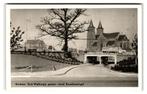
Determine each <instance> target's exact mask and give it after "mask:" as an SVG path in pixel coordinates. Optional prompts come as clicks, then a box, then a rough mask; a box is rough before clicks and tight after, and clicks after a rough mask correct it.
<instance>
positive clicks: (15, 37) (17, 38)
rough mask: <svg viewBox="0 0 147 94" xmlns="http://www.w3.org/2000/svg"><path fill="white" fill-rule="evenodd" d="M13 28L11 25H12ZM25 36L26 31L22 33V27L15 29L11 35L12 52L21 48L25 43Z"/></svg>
mask: <svg viewBox="0 0 147 94" xmlns="http://www.w3.org/2000/svg"><path fill="white" fill-rule="evenodd" d="M10 26H11V25H10ZM23 34H24V31H23V32H22V31H21V30H20V26H18V27H17V28H15V27H13V28H12V30H11V33H10V37H11V39H10V42H11V44H10V45H11V51H14V50H16V49H18V48H21V44H20V43H21V42H22V41H23V39H22V35H23Z"/></svg>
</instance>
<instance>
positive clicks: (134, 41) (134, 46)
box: [132, 34, 138, 64]
mask: <svg viewBox="0 0 147 94" xmlns="http://www.w3.org/2000/svg"><path fill="white" fill-rule="evenodd" d="M132 48H133V49H134V51H135V56H136V61H135V62H136V64H137V62H138V38H137V34H135V36H134V39H133V42H132Z"/></svg>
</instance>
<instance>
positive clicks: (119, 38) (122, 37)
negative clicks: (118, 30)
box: [118, 35, 128, 41]
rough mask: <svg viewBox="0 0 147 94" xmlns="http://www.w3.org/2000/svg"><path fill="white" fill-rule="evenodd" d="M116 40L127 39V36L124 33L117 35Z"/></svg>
mask: <svg viewBox="0 0 147 94" xmlns="http://www.w3.org/2000/svg"><path fill="white" fill-rule="evenodd" d="M118 41H128V38H127V36H126V35H119V37H118Z"/></svg>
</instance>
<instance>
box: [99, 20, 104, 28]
mask: <svg viewBox="0 0 147 94" xmlns="http://www.w3.org/2000/svg"><path fill="white" fill-rule="evenodd" d="M98 28H99V29H102V28H103V27H102V23H101V21H99V25H98Z"/></svg>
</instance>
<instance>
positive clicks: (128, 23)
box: [10, 8, 137, 50]
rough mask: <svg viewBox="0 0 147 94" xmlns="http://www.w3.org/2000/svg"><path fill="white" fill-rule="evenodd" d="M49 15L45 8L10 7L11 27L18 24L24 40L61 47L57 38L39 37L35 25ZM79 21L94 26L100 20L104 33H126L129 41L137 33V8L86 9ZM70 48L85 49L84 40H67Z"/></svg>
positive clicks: (81, 35)
mask: <svg viewBox="0 0 147 94" xmlns="http://www.w3.org/2000/svg"><path fill="white" fill-rule="evenodd" d="M45 16H49V15H48V12H47V10H46V9H11V14H10V19H11V22H12V26H13V27H17V26H20V27H21V30H22V31H24V32H25V34H24V36H23V39H24V42H25V41H26V40H29V39H41V40H44V42H45V43H46V44H47V45H52V46H54V47H55V48H56V49H57V50H60V49H61V48H62V45H59V44H60V42H59V39H57V38H55V37H51V36H45V37H41V38H39V35H40V34H41V31H40V30H38V29H37V28H36V25H38V24H41V18H42V17H45ZM78 20H80V21H87V22H90V20H92V21H93V24H94V26H95V28H97V27H98V23H99V21H101V23H102V26H103V28H104V32H105V33H112V32H120V33H121V34H126V36H127V37H128V38H129V40H130V41H131V40H132V39H133V36H134V35H135V34H136V33H137V9H136V8H123V9H122V8H105V9H102V8H98V9H96V8H95V9H87V10H86V11H85V15H82V16H80V17H79V18H78ZM86 36H87V32H84V33H80V34H78V37H79V38H86ZM69 47H70V48H77V49H80V50H84V49H86V40H72V41H70V42H69Z"/></svg>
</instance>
